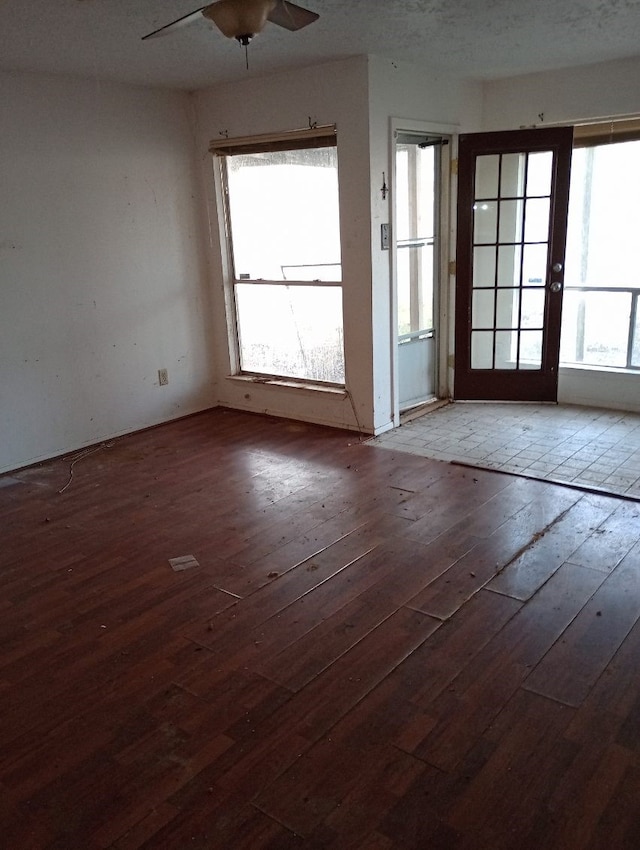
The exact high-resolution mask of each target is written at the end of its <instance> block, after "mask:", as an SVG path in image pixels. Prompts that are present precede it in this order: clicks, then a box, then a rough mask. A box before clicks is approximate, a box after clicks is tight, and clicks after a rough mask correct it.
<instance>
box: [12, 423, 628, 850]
mask: <svg viewBox="0 0 640 850" xmlns="http://www.w3.org/2000/svg"><path fill="white" fill-rule="evenodd" d="M73 457H77V458H78V459H77V460H76V462H75V463H74V464H73V469H72V470H70V467H71V463H72V459H73ZM70 471H72V472H73V476H72V477H70ZM65 487H66V489H65ZM60 490H63V492H62V493H60V492H59V491H60ZM0 522H1V528H2V538H1V539H2V548H1V551H0V583H1V586H2V594H1V596H0V611H1V613H2V617H1V619H0V637H1V638H2V653H1V657H0V703H1V705H2V712H1V717H0V719H1V725H0V834H1V835H2V836H3V838H2V842H0V843H1V844H2V846H3V847H6V848H7V849H8V850H44V849H45V848H47V850H54V848H55V850H98V848H100V850H107V848H109V850H135V849H136V848H145V850H149V848H154V850H155V848H159V850H184V849H185V848H207V849H208V850H210V848H225V850H227V848H228V850H240V848H251V850H254V848H270V850H289V848H336V850H413V848H419V850H426V848H429V849H430V850H431V848H435V850H438V849H439V848H442V850H485V848H491V850H495V849H496V848H518V850H525V848H552V850H558V848H566V850H569V849H570V850H574V849H575V850H577V848H585V850H600V848H603V849H604V848H607V849H608V848H617V850H619V848H630V850H631V848H634V850H636V848H637V847H638V846H639V843H640V805H639V803H640V676H639V675H638V659H639V658H640V625H639V623H638V619H639V617H640V505H638V504H637V503H634V502H629V501H622V500H619V499H616V498H614V497H609V496H596V495H593V494H585V493H581V492H579V491H577V490H568V489H564V488H563V487H561V486H559V485H554V484H548V483H543V482H538V481H533V480H529V479H524V478H513V477H510V476H508V475H503V474H500V473H493V472H487V471H480V470H472V469H469V468H465V467H462V466H455V465H452V464H448V463H443V462H438V461H430V460H426V459H423V458H419V457H415V456H412V455H408V454H402V453H394V452H392V451H389V450H388V449H379V448H376V447H374V446H371V445H366V444H360V443H359V441H358V437H357V436H356V435H354V434H348V433H345V432H340V431H335V430H329V429H324V428H321V427H315V426H309V425H304V424H298V423H293V422H287V421H282V420H276V419H273V418H269V417H259V416H253V415H249V414H243V413H238V412H232V411H225V410H214V411H211V412H208V413H204V414H200V415H197V416H193V417H190V418H188V419H184V420H181V421H178V422H175V423H172V424H168V425H165V426H162V427H160V428H156V429H153V430H149V431H146V432H143V433H140V434H136V435H132V436H129V437H125V438H121V439H118V440H115V441H113V443H112V444H109V445H105V446H102V447H100V448H98V450H96V451H94V452H93V453H91V454H84V453H78V455H76V456H72V458H71V459H58V460H54V461H51V462H47V463H44V464H41V465H38V466H36V467H33V468H30V469H27V470H23V471H20V472H16V473H13V474H12V475H7V476H4V477H2V478H0ZM183 555H193V556H194V557H195V558H196V559H197V561H198V563H199V566H196V567H193V568H190V569H186V570H183V571H174V570H173V569H172V567H171V565H170V563H169V559H172V558H177V557H180V556H183Z"/></svg>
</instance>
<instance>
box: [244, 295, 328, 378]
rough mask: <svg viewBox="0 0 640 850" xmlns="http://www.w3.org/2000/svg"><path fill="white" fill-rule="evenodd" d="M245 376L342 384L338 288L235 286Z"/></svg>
mask: <svg viewBox="0 0 640 850" xmlns="http://www.w3.org/2000/svg"><path fill="white" fill-rule="evenodd" d="M235 293H236V308H237V314H238V337H239V342H240V362H241V367H242V370H243V371H245V372H258V373H260V374H266V375H282V376H286V377H294V378H302V379H307V380H311V381H330V382H332V383H337V384H343V383H344V350H343V329H342V289H341V287H339V286H277V285H275V284H273V285H269V284H251V283H238V284H236V287H235Z"/></svg>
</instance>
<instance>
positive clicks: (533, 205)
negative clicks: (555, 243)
mask: <svg viewBox="0 0 640 850" xmlns="http://www.w3.org/2000/svg"><path fill="white" fill-rule="evenodd" d="M550 204H551V201H550V198H529V200H528V201H527V217H526V220H525V226H524V241H525V242H546V241H547V239H548V238H549V207H550Z"/></svg>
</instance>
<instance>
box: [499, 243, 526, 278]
mask: <svg viewBox="0 0 640 850" xmlns="http://www.w3.org/2000/svg"><path fill="white" fill-rule="evenodd" d="M521 256H522V248H521V246H520V245H500V246H499V247H498V278H497V281H496V284H497V285H498V286H519V285H520V258H521Z"/></svg>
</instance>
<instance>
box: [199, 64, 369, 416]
mask: <svg viewBox="0 0 640 850" xmlns="http://www.w3.org/2000/svg"><path fill="white" fill-rule="evenodd" d="M196 103H197V109H198V152H199V156H200V159H201V163H202V180H203V182H204V184H205V186H206V189H207V193H208V204H209V219H210V224H211V268H212V291H213V299H214V316H215V334H214V336H215V340H216V364H217V368H218V373H217V379H218V380H217V382H216V392H217V395H216V400H217V401H218V403H219V404H221V405H225V406H229V407H234V408H239V409H245V410H252V411H256V412H268V413H270V414H273V415H281V416H287V417H290V418H294V419H302V420H307V421H312V422H319V423H324V424H329V425H336V426H346V427H352V428H357V427H360V428H362V429H363V430H366V431H370V430H371V429H372V426H373V423H372V416H371V410H372V395H373V390H372V366H371V363H372V350H373V340H372V328H371V308H370V303H371V250H370V244H369V234H370V206H369V191H370V190H369V165H368V158H369V150H368V145H369V139H368V104H367V61H366V57H356V58H354V59H349V60H345V61H341V62H335V63H329V64H326V65H318V66H315V67H311V68H302V69H297V70H296V71H295V72H287V73H281V74H274V75H271V76H267V77H263V78H261V79H256V78H252V79H249V80H247V81H242V82H240V83H229V84H224V85H218V86H215V87H213V88H211V89H207V90H206V91H204V92H199V93H198V94H197V95H196ZM310 120H311V121H312V122H316V123H317V124H319V125H323V124H336V125H337V130H338V135H337V139H338V169H339V183H340V234H341V243H342V273H343V307H344V325H345V365H346V385H347V389H348V390H349V392H350V393H351V399H352V400H351V399H349V397H347V396H346V395H345V394H340V393H325V392H317V391H313V390H307V389H302V388H297V387H283V386H278V385H274V384H268V385H264V384H250V385H247V384H246V383H243V382H241V381H238V380H234V379H229V377H228V376H229V375H230V374H231V373H232V371H233V370H232V366H231V364H230V360H229V350H228V343H227V327H226V323H225V314H224V310H225V297H224V274H225V271H224V263H223V259H222V248H221V240H220V227H221V222H220V218H219V216H218V204H217V203H216V197H215V190H214V180H213V168H212V158H211V155H210V154H209V153H208V152H207V151H208V147H209V142H210V140H212V139H216V138H219V137H220V134H221V133H228V135H229V137H230V138H233V137H237V136H244V135H255V134H260V133H273V132H281V131H286V130H295V129H301V128H305V127H307V126H308V125H309V121H310ZM354 408H355V411H357V421H356V416H355V415H354Z"/></svg>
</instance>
